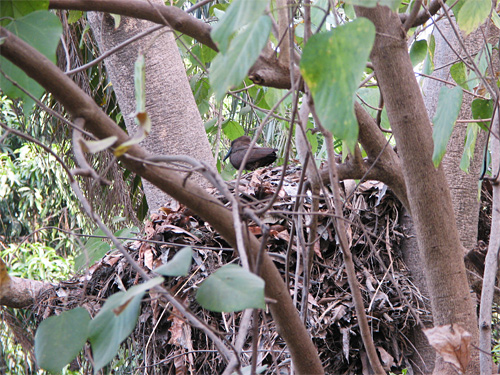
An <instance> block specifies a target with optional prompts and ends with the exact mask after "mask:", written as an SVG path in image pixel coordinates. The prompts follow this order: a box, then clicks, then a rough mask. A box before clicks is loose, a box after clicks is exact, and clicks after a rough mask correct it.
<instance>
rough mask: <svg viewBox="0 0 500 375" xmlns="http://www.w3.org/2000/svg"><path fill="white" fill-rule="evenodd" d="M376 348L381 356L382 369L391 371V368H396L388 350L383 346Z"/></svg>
mask: <svg viewBox="0 0 500 375" xmlns="http://www.w3.org/2000/svg"><path fill="white" fill-rule="evenodd" d="M376 348H377V350H378V352H379V354H380V359H381V361H382V367H383V368H384V370H385V371H389V370H390V369H391V367H392V366H394V358H393V357H392V355H390V354H389V353H388V352H387V350H385V349H384V348H382V347H381V346H377V347H376Z"/></svg>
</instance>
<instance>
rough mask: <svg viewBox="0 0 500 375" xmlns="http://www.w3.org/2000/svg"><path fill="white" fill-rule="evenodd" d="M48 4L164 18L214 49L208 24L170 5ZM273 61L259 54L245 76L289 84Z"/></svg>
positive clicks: (82, 0)
mask: <svg viewBox="0 0 500 375" xmlns="http://www.w3.org/2000/svg"><path fill="white" fill-rule="evenodd" d="M49 8H50V9H65V10H66V9H69V10H81V11H96V12H106V13H114V14H120V15H122V16H127V17H134V18H140V19H143V20H148V21H151V22H155V23H158V24H162V25H163V24H165V21H164V19H165V20H166V21H167V22H168V26H170V27H171V28H172V29H174V30H176V31H179V32H181V33H183V34H186V35H188V36H190V37H192V38H194V39H196V40H197V41H199V42H200V43H202V44H204V45H206V46H207V47H210V48H212V49H213V50H215V51H218V48H217V45H216V44H215V42H214V41H213V40H212V38H211V36H210V32H211V31H212V27H211V26H210V25H209V24H207V23H205V22H203V21H201V20H199V19H198V18H195V17H193V16H191V15H189V14H187V13H186V12H184V11H183V10H181V9H179V8H177V7H174V6H163V5H155V4H150V3H149V2H147V1H140V0H50V3H49ZM277 61H278V58H277V57H276V56H275V55H273V56H265V55H264V54H261V55H260V56H259V58H258V59H257V61H256V62H255V64H254V65H253V66H252V67H251V68H250V70H249V72H248V77H249V78H250V79H251V80H252V81H253V82H254V83H256V84H258V85H262V86H269V87H275V88H279V89H285V88H290V86H291V85H290V72H289V68H288V66H282V65H281V64H278V63H277Z"/></svg>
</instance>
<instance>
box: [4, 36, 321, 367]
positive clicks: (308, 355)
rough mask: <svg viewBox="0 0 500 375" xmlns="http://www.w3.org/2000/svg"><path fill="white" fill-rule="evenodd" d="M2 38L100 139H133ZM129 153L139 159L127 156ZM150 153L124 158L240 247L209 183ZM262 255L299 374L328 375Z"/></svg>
mask: <svg viewBox="0 0 500 375" xmlns="http://www.w3.org/2000/svg"><path fill="white" fill-rule="evenodd" d="M0 37H1V38H3V44H2V49H1V50H0V52H1V54H2V56H4V57H5V58H7V59H8V60H10V61H12V63H14V64H15V65H17V66H18V67H19V68H20V69H22V70H23V71H24V72H25V73H26V74H27V75H28V76H29V77H31V78H33V79H34V80H36V81H37V82H38V83H39V84H40V85H41V86H43V87H44V88H45V89H46V90H47V91H48V92H50V93H52V94H53V95H54V98H55V99H56V100H58V101H59V102H60V103H61V104H62V105H63V106H64V107H65V109H66V110H67V111H68V113H70V114H71V116H72V117H73V118H83V119H84V120H85V128H86V129H87V130H89V131H90V132H92V133H93V134H94V135H96V136H97V137H98V138H100V139H103V138H107V137H110V136H117V138H118V140H117V142H116V144H115V146H117V145H119V144H121V143H123V142H125V141H126V140H127V139H128V136H127V134H125V132H124V131H123V130H121V129H120V128H119V127H118V125H116V124H115V123H114V122H113V121H112V120H111V119H110V118H109V117H108V116H106V114H105V113H104V112H103V111H102V110H101V109H100V108H99V107H98V106H97V105H96V103H95V102H94V101H93V99H92V98H90V97H89V96H87V95H86V94H85V93H84V92H83V91H82V90H81V89H80V88H79V87H77V85H76V84H75V83H74V82H73V81H72V80H71V79H70V78H68V77H67V76H65V75H64V73H63V72H62V71H60V70H59V69H58V68H57V67H56V66H55V65H54V64H52V63H51V62H50V61H49V60H48V59H47V58H46V57H45V56H43V55H42V54H40V53H39V52H38V51H36V50H35V49H34V48H32V47H31V46H30V45H28V44H27V43H25V42H24V41H22V40H21V39H19V38H17V37H15V36H14V35H12V34H11V33H10V32H8V31H7V30H5V29H4V28H0ZM128 155H130V156H132V157H134V159H132V158H129V157H127V156H128ZM149 156H150V155H149V154H148V153H147V152H146V151H145V150H144V149H142V148H141V147H139V146H132V147H131V148H130V149H129V150H128V152H127V154H125V155H124V156H122V157H121V158H120V160H121V161H122V162H123V163H124V164H125V165H126V167H127V168H129V169H130V170H131V171H132V172H135V173H137V174H138V175H140V176H141V177H143V178H145V179H147V180H149V181H150V182H151V183H153V184H154V185H155V186H157V187H160V188H161V189H162V190H163V191H165V192H166V193H168V194H169V195H171V196H172V197H173V198H174V199H176V200H177V201H179V202H180V203H182V204H185V205H186V206H187V207H189V208H190V209H191V210H192V211H193V212H195V213H196V214H198V215H200V216H201V217H202V218H203V219H204V220H206V221H208V222H209V223H210V224H211V225H212V226H213V228H214V230H215V231H217V232H218V233H220V234H221V236H222V237H224V238H225V239H226V240H227V242H228V243H229V244H230V245H231V246H233V247H234V248H236V247H237V245H236V235H235V230H234V223H233V216H232V213H231V211H230V210H228V209H227V208H226V207H224V206H223V205H222V204H221V203H220V202H219V201H217V200H216V199H215V198H214V197H212V196H211V195H209V194H208V193H207V192H206V191H205V190H204V189H203V188H201V187H200V186H198V185H197V184H195V183H193V182H192V181H189V180H188V181H185V180H184V179H183V178H182V177H181V176H180V175H179V174H178V173H176V172H175V171H171V170H166V169H164V168H158V167H153V166H149V165H144V164H143V163H142V162H141V161H140V160H143V159H146V158H147V157H149ZM259 250H260V242H259V241H258V240H257V238H255V236H253V235H252V234H250V235H249V246H248V248H247V251H248V252H249V254H250V256H252V257H257V255H258V253H259ZM261 256H262V265H261V277H262V278H263V279H264V280H265V285H266V286H265V294H266V297H269V298H271V299H274V300H275V301H276V302H275V303H270V304H269V308H270V310H271V313H272V315H273V318H274V321H275V323H276V326H277V330H278V333H279V334H280V335H281V336H282V337H283V339H284V340H285V341H286V343H287V345H288V348H289V350H290V354H291V356H292V360H293V363H294V367H295V371H296V373H298V374H323V373H324V370H323V367H322V365H321V361H320V359H319V357H318V353H317V350H316V348H315V346H314V344H313V343H312V340H311V338H310V336H309V334H308V332H307V330H306V328H305V326H304V324H303V323H302V321H301V319H300V317H299V315H298V313H297V310H296V308H295V306H294V304H293V301H292V299H291V297H290V295H289V293H288V289H287V287H286V286H285V283H284V282H283V279H282V278H281V275H280V274H279V272H278V270H277V269H276V267H275V266H274V263H273V261H272V260H271V258H270V257H269V256H268V254H267V252H263V253H262V255H261Z"/></svg>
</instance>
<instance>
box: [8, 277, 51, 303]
mask: <svg viewBox="0 0 500 375" xmlns="http://www.w3.org/2000/svg"><path fill="white" fill-rule="evenodd" d="M52 287H53V285H52V284H51V283H47V282H43V281H37V280H29V279H21V278H19V277H9V279H8V280H6V281H5V282H3V283H2V284H1V285H0V306H7V307H13V308H16V309H19V308H24V307H28V306H30V305H32V304H34V303H35V301H36V299H37V297H38V296H39V295H40V293H43V292H44V291H45V290H47V289H50V288H52Z"/></svg>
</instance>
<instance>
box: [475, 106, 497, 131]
mask: <svg viewBox="0 0 500 375" xmlns="http://www.w3.org/2000/svg"><path fill="white" fill-rule="evenodd" d="M471 111H472V118H473V119H475V120H479V119H486V118H491V117H492V116H493V100H492V99H474V100H473V101H472V103H471ZM477 124H478V125H479V126H480V127H481V129H483V130H485V131H488V128H489V126H490V124H491V121H486V122H478V123H477Z"/></svg>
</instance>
